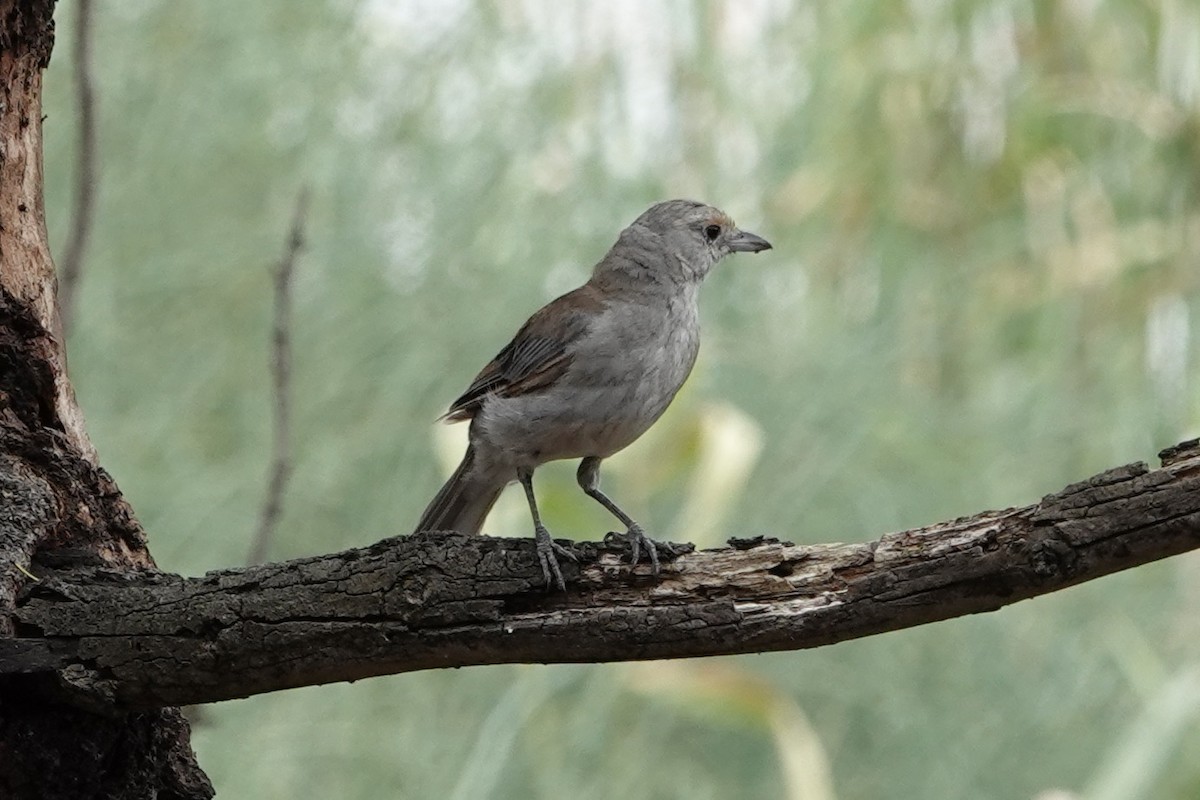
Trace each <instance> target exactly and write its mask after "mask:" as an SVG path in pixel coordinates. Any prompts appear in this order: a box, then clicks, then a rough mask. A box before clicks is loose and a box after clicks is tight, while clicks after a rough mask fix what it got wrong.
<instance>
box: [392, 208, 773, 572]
mask: <svg viewBox="0 0 1200 800" xmlns="http://www.w3.org/2000/svg"><path fill="white" fill-rule="evenodd" d="M770 246H771V245H770V244H769V243H768V242H767V241H766V240H765V239H762V238H761V237H759V236H756V235H754V234H752V233H747V232H744V231H740V230H738V229H737V227H736V226H735V225H734V224H733V221H732V220H731V219H730V218H729V217H728V216H727V215H726V214H725V213H724V212H722V211H720V210H718V209H716V208H713V207H712V206H707V205H704V204H703V203H697V202H694V201H691V200H670V201H667V202H664V203H658V204H657V205H654V206H651V207H650V208H649V209H648V210H647V211H646V212H645V213H643V214H642V215H641V216H640V217H638V218H637V219H636V220H635V221H634V223H633V224H632V225H630V226H629V227H628V228H626V229H625V230H623V231H622V232H621V234H620V236H619V237H618V238H617V241H616V243H615V244H614V245H613V246H612V248H611V249H610V250H609V251H608V253H607V254H606V255H605V256H604V258H602V259H601V260H600V262H599V263H598V264H596V266H595V268H594V269H593V270H592V276H591V279H590V280H588V282H587V283H585V284H584V285H583V286H581V287H579V288H578V289H575V290H574V291H572V292H568V293H567V294H565V295H563V296H562V297H559V298H558V299H556V300H553V301H551V302H550V303H549V304H547V305H546V306H544V307H543V308H541V309H540V310H538V311H537V312H535V313H534V315H533V316H532V317H530V318H529V320H528V321H527V322H526V323H525V325H524V326H522V328H521V330H519V331H518V332H517V334H516V336H515V337H513V340H512V342H510V343H509V344H508V345H507V346H506V347H505V348H504V349H503V350H501V351H500V352H499V354H497V356H496V357H495V358H494V359H492V361H491V362H490V363H489V364H488V365H487V366H485V367H484V368H483V370H482V371H480V373H479V375H477V376H476V378H475V380H474V381H473V382H472V383H471V385H470V386H469V387H468V388H467V390H466V391H465V392H463V394H462V395H461V396H460V397H459V398H458V399H457V400H455V401H454V402H453V403H452V404H451V405H450V410H449V411H448V412H447V413H446V416H445V419H448V420H450V421H458V420H470V421H471V428H470V445H469V446H468V448H467V452H466V455H465V456H464V457H463V461H462V463H461V464H460V465H459V467H458V469H457V470H455V472H454V474H453V475H452V476H451V477H450V479H449V480H448V481H447V482H446V484H445V485H444V486H443V487H442V489H441V490H440V491H439V492H438V493H437V495H436V496H435V497H434V499H433V500H432V501H431V502H430V504H429V506H428V508H426V509H425V513H424V514H423V515H422V516H421V521H420V522H418V523H417V527H416V530H417V531H429V530H456V531H461V532H464V533H477V532H478V531H479V529H480V527H481V526H482V525H483V522H484V519H485V518H486V517H487V514H488V511H490V510H491V508H492V505H493V504H495V502H496V499H497V498H498V497H499V496H500V492H501V491H502V490H503V489H504V487H505V486H507V485H508V484H509V483H512V482H513V481H519V482H521V483H522V485H523V486H524V488H525V493H526V498H527V499H528V501H529V507H530V512H531V514H532V515H533V520H534V534H535V539H536V540H537V544H538V556H539V559H540V561H541V564H542V570H543V574H544V576H545V578H546V583H547V586H549V585H550V582H551V576H552V575H553V579H554V582H555V583H557V585H558V586H559V587H560V588H564V582H563V579H562V573H561V570H560V569H559V565H558V561H557V559H556V558H555V554H556V553H557V554H559V555H563V556H566V557H571V558H573V556H572V554H571V553H570V551H569V550H566V549H565V548H561V547H559V546H558V545H556V544H554V542H553V540H552V539H551V538H550V535H549V533H548V532H547V531H546V529H545V527H544V526H543V525H542V523H541V519H540V517H539V514H538V510H537V504H536V502H535V500H534V495H533V471H534V469H536V468H537V467H538V466H540V465H541V464H544V463H546V462H548V461H556V460H559V459H565V458H581V459H583V462H582V463H581V464H580V467H579V472H578V479H579V483H580V486H581V487H583V489H584V491H585V492H587V493H588V494H589V495H590V496H592V497H593V498H595V499H596V500H597V501H598V502H600V503H601V504H602V505H604V507H605V508H607V509H608V510H609V511H611V512H612V513H613V514H614V515H615V516H616V517H617V518H618V519H620V520H621V521H622V523H624V524H625V525H626V527H627V528H628V534H629V540H630V544H631V547H632V558H633V561H634V562H635V563H636V562H637V560H638V556H639V552H640V550H642V549H643V548H645V549H646V551H647V553H648V555H649V557H650V561H651V563H652V565H653V567H654V569H655V571H657V569H658V555H657V551H656V550H655V546H654V543H653V542H652V541H651V540H650V539H648V538H647V537H646V535H645V533H644V532H643V531H642V529H641V527H640V526H638V525H637V523H635V522H634V521H633V520H632V519H630V518H629V517H628V516H627V515H626V514H625V513H624V512H623V511H621V510H620V509H619V508H618V507H617V506H616V504H615V503H613V502H612V501H611V500H610V499H609V498H608V497H607V496H606V495H604V494H603V493H602V492H601V491H600V488H599V465H600V461H601V459H604V458H607V457H608V456H611V455H612V454H613V453H616V452H617V451H619V450H621V449H623V448H625V447H626V446H628V445H629V444H630V443H632V442H633V441H634V440H635V439H637V438H638V437H639V436H641V435H642V434H643V433H645V432H646V430H647V429H648V428H649V427H650V426H651V425H652V424H654V422H655V421H656V420H657V419H658V418H659V416H661V415H662V413H663V411H665V410H666V408H667V406H668V405H669V404H670V403H671V400H672V399H674V397H675V394H676V392H678V391H679V388H680V387H681V386H682V385H683V382H684V381H685V380H686V379H687V376H688V374H689V373H690V372H691V369H692V365H693V364H694V363H695V361H696V353H697V351H698V350H699V347H700V325H699V317H698V309H697V306H696V301H697V294H698V291H699V288H700V284H701V282H702V281H703V280H704V277H705V276H706V275H707V274H708V272H709V270H711V269H712V268H713V266H714V265H715V264H716V263H717V262H718V261H720V260H721V259H722V258H723V257H724V256H726V255H728V254H730V253H733V252H758V251H760V250H766V249H769V248H770Z"/></svg>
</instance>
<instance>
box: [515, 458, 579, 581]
mask: <svg viewBox="0 0 1200 800" xmlns="http://www.w3.org/2000/svg"><path fill="white" fill-rule="evenodd" d="M517 480H519V481H520V482H521V485H522V486H524V487H525V499H526V500H528V501H529V513H530V514H532V515H533V540H534V541H535V542H537V556H538V561H539V562H540V563H541V565H542V577H544V578H545V579H546V591H550V587H551V586H553V585H554V584H557V585H558V588H559V589H560V590H561V591H564V592H565V591H566V590H567V583H566V581H564V580H563V576H562V570H561V569H559V568H558V559H557V558H556V557H555V554H558V555H560V556H564V557H566V558H569V559H571V560H572V561H577V560H578V559H577V558H576V557H575V554H574V553H572V552H571V551H570V550H568V549H567V548H565V547H563V546H562V545H560V544H555V542H554V540H553V539H551V538H550V531H548V530H546V526H545V525H543V524H542V516H541V515H540V514H538V508H537V500H535V499H534V497H533V470H531V469H523V470H520V471H518V472H517ZM551 573H553V574H554V583H551V582H550V575H551Z"/></svg>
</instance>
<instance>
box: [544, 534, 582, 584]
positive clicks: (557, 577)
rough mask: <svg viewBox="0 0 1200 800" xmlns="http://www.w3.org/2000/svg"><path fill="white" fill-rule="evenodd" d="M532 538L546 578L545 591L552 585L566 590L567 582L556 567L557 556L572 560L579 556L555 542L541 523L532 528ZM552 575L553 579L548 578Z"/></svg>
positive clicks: (576, 559)
mask: <svg viewBox="0 0 1200 800" xmlns="http://www.w3.org/2000/svg"><path fill="white" fill-rule="evenodd" d="M533 539H534V541H535V542H537V556H538V562H539V563H541V565H542V577H543V578H545V579H546V591H547V592H548V591H550V589H551V588H553V587H554V586H558V589H559V591H562V592H565V591H566V590H567V582H566V581H564V580H563V576H562V570H561V569H559V567H558V558H557V556H562V557H563V558H569V559H571V560H572V561H578V560H579V558H578V557H577V556H576V555H575V554H574V553H573V552H571V551H570V550H568V549H567V548H565V547H563V546H562V545H561V544H558V543H556V542H555V541H554V540H553V539H551V538H550V531H548V530H546V528H545V527H544V526H542V525H537V526H536V527H535V528H534V533H533ZM551 575H553V577H554V580H553V582H551V580H550V578H551Z"/></svg>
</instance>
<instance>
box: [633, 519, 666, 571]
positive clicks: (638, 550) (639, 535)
mask: <svg viewBox="0 0 1200 800" xmlns="http://www.w3.org/2000/svg"><path fill="white" fill-rule="evenodd" d="M625 535H626V537H627V538H628V539H629V551H630V552H629V563H630V564H633V565H634V566H637V563H638V561H640V560H641V557H642V548H643V547H644V548H646V553H647V554H648V555H649V556H650V571H651V572H652V573H654V574H655V575H657V574H658V542H656V541H654V540H653V539H651V538H650V537H649V536H647V535H646V532H645V531H644V530H642V526H641V525H638V524H637V523H636V522H635V523H633V524H632V525H630V526H629V531H628V532H627V533H626V534H625Z"/></svg>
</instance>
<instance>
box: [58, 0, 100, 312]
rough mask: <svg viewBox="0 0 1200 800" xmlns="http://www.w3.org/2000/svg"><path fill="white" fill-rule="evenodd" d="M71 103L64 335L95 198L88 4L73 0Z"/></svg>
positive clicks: (61, 289) (61, 302) (61, 290)
mask: <svg viewBox="0 0 1200 800" xmlns="http://www.w3.org/2000/svg"><path fill="white" fill-rule="evenodd" d="M72 55H73V57H74V60H75V101H76V104H77V106H78V112H79V123H78V137H79V141H78V152H77V153H76V154H75V159H76V160H75V203H74V208H73V209H72V212H71V233H70V236H69V238H68V239H67V248H66V253H65V254H64V256H63V261H62V274H61V276H60V278H59V283H58V308H59V316H60V317H61V318H62V326H63V330H64V331H70V330H71V322H72V320H73V318H74V313H75V297H76V292H77V289H78V286H79V276H80V275H81V274H82V272H83V254H84V251H85V250H86V248H87V243H88V237H89V235H90V234H91V230H92V217H93V216H94V208H95V197H96V91H95V87H94V86H93V85H92V0H75V41H74V42H73V49H72Z"/></svg>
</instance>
